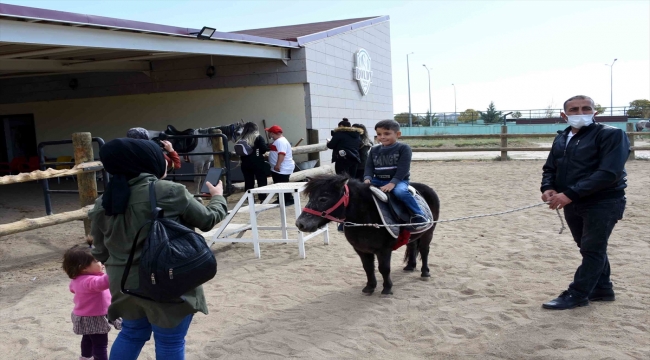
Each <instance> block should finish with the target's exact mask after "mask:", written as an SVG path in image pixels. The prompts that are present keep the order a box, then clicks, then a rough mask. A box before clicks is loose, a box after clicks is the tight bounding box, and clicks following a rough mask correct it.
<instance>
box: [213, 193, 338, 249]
mask: <svg viewBox="0 0 650 360" xmlns="http://www.w3.org/2000/svg"><path fill="white" fill-rule="evenodd" d="M306 185H307V183H306V182H289V183H279V184H271V185H267V186H262V187H259V188H254V189H250V190H248V191H246V193H245V194H244V195H243V196H242V198H241V199H240V200H239V202H238V203H237V205H235V207H234V208H233V209H232V210H231V211H230V214H229V215H228V216H227V217H226V219H224V221H223V223H222V224H221V226H219V228H218V229H216V230H211V231H209V232H207V233H204V234H203V235H204V236H205V237H206V238H208V237H209V236H212V240H211V242H209V245H212V244H213V243H215V242H229V243H232V242H251V243H253V250H254V251H255V256H256V257H257V258H258V259H259V258H260V257H261V251H260V243H262V242H269V243H292V242H297V243H298V254H299V255H300V257H301V258H303V259H304V258H305V256H306V254H305V241H307V240H309V239H311V238H313V237H315V236H317V235H319V234H321V233H322V234H323V241H324V243H325V244H329V230H328V226H327V225H325V226H323V227H322V228H320V229H318V230H316V231H315V232H313V233H311V234H308V235H306V234H304V233H303V232H302V231H299V230H298V228H297V227H295V226H293V225H292V226H288V225H287V214H286V206H285V202H284V194H286V193H290V194H292V195H293V202H294V205H293V206H294V207H295V212H296V220H297V219H298V216H300V213H301V212H302V207H301V206H300V193H301V192H303V191H304V190H305V186H306ZM255 194H266V199H264V201H263V202H262V203H261V204H255ZM276 194H277V195H278V198H279V199H280V201H279V202H280V203H279V204H270V202H271V200H272V199H273V195H276ZM245 202H248V205H247V206H243V205H244V203H245ZM276 208H277V209H279V211H280V226H258V225H257V214H259V213H261V212H263V211H268V210H272V209H276ZM244 212H248V213H249V217H250V221H249V223H248V224H231V223H230V221H231V220H232V219H233V218H234V217H235V215H236V214H238V213H244ZM248 230H250V231H251V233H252V237H250V238H244V237H243V235H244V233H245V232H246V231H248ZM259 230H279V231H280V232H281V234H282V237H281V238H275V239H263V238H260V236H259ZM290 230H291V231H294V230H295V231H297V232H298V237H297V238H295V239H291V238H289V231H290ZM235 235H236V237H233V236H235Z"/></svg>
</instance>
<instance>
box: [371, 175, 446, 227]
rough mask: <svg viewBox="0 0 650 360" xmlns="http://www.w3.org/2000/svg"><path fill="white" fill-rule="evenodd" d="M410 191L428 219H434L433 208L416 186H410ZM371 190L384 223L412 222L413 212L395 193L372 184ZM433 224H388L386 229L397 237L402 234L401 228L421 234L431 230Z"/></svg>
mask: <svg viewBox="0 0 650 360" xmlns="http://www.w3.org/2000/svg"><path fill="white" fill-rule="evenodd" d="M408 189H409V191H410V192H411V194H412V195H413V197H414V198H415V201H416V202H417V203H418V205H419V206H420V209H422V212H424V215H425V216H426V217H427V218H428V219H433V214H432V213H431V209H430V208H429V205H428V204H427V202H426V200H425V199H424V198H423V197H422V195H420V194H419V193H418V192H417V190H415V188H413V187H412V186H409V187H408ZM370 191H371V192H372V195H373V197H372V199H373V200H374V202H375V205H376V206H377V210H378V211H379V216H380V217H381V221H382V222H383V224H384V225H390V224H396V225H403V224H409V223H410V222H411V217H412V216H413V214H411V212H410V211H409V209H408V208H407V207H406V205H404V203H403V202H402V201H401V200H399V199H398V198H397V197H396V196H395V195H393V194H392V193H388V194H386V193H384V192H383V191H381V190H379V189H378V188H376V187H374V186H371V187H370ZM432 226H433V222H432V223H429V224H427V225H426V226H424V227H421V228H418V229H417V230H416V229H413V227H409V226H386V230H387V231H388V233H389V234H390V235H391V236H392V237H394V238H397V237H399V235H400V232H401V231H400V228H401V229H402V230H407V231H408V232H409V233H410V234H419V233H422V232H425V231H427V230H429V229H430V228H431V227H432Z"/></svg>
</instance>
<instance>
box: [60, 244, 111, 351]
mask: <svg viewBox="0 0 650 360" xmlns="http://www.w3.org/2000/svg"><path fill="white" fill-rule="evenodd" d="M62 267H63V270H64V271H65V272H66V274H68V276H69V277H70V279H72V281H70V292H72V293H73V294H74V300H73V301H74V309H73V310H72V330H73V331H74V333H75V334H77V335H82V337H81V357H80V358H79V359H80V360H84V359H94V360H105V359H108V352H107V349H108V332H109V331H110V329H111V327H110V324H109V323H108V318H107V317H106V314H107V312H108V305H110V303H111V293H110V291H109V290H108V275H106V274H105V273H104V265H102V263H100V262H99V261H97V260H95V258H94V257H93V256H92V255H91V254H90V248H87V247H73V248H71V249H69V250H68V251H66V252H65V254H64V255H63V266H62Z"/></svg>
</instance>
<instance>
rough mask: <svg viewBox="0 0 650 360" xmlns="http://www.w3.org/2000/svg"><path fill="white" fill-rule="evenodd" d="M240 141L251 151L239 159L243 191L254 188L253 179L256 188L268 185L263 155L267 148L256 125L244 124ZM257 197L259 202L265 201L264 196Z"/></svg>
mask: <svg viewBox="0 0 650 360" xmlns="http://www.w3.org/2000/svg"><path fill="white" fill-rule="evenodd" d="M241 140H243V141H246V143H248V146H250V147H251V149H252V152H251V154H250V155H247V156H241V157H240V158H241V172H242V174H243V175H244V190H249V189H252V188H254V187H255V179H257V186H258V187H262V186H266V185H267V184H268V176H267V175H266V174H267V172H266V170H267V166H268V165H267V164H266V163H265V162H264V154H265V153H266V152H267V151H269V147H268V145H267V144H266V140H264V137H263V136H262V135H260V132H259V129H258V127H257V124H255V123H253V122H247V123H246V124H244V130H243V132H242V134H241ZM257 196H258V199H259V200H260V202H262V201H264V199H266V194H257Z"/></svg>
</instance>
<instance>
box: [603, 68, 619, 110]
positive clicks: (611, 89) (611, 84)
mask: <svg viewBox="0 0 650 360" xmlns="http://www.w3.org/2000/svg"><path fill="white" fill-rule="evenodd" d="M616 60H618V59H614V61H612V64H611V65H610V64H605V65H607V66H609V116H614V76H613V75H612V68H613V67H614V63H615V62H616Z"/></svg>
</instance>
